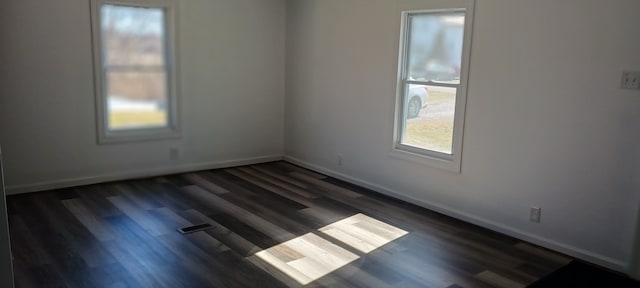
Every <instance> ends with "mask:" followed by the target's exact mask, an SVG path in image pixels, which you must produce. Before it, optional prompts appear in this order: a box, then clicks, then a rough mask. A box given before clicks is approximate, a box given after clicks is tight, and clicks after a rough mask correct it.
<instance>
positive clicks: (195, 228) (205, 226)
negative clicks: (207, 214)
mask: <svg viewBox="0 0 640 288" xmlns="http://www.w3.org/2000/svg"><path fill="white" fill-rule="evenodd" d="M211 228H213V226H211V224H208V223H205V224H199V225H193V226H188V227H183V228H180V229H178V232H180V233H182V234H189V233H193V232H198V231H202V230H207V229H211Z"/></svg>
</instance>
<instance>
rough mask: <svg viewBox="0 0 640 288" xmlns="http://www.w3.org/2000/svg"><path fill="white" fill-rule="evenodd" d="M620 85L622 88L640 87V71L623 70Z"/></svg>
mask: <svg viewBox="0 0 640 288" xmlns="http://www.w3.org/2000/svg"><path fill="white" fill-rule="evenodd" d="M620 87H622V89H635V90H638V89H640V71H624V72H622V80H621V82H620Z"/></svg>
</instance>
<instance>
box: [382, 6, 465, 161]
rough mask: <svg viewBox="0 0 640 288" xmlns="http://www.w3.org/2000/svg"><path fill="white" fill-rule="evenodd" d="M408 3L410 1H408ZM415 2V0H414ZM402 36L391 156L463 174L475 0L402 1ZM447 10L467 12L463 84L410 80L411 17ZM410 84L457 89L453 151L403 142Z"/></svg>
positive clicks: (461, 72) (461, 76)
mask: <svg viewBox="0 0 640 288" xmlns="http://www.w3.org/2000/svg"><path fill="white" fill-rule="evenodd" d="M405 2H408V1H405ZM414 3H415V2H414ZM400 6H401V7H400V37H399V39H400V40H399V42H400V44H399V45H398V47H399V49H398V65H397V67H398V74H397V82H396V97H395V100H396V103H395V107H396V108H395V117H394V122H395V123H394V136H393V148H392V151H391V155H392V156H394V157H397V158H401V159H404V160H409V161H413V162H418V163H421V164H424V165H428V166H432V167H436V168H441V169H444V170H448V171H453V172H457V173H460V170H461V162H462V161H461V160H462V146H463V145H462V144H463V141H462V140H463V134H464V133H463V132H464V118H465V117H464V116H465V114H466V111H465V110H466V102H467V86H468V80H469V62H470V55H471V39H472V34H473V15H474V6H475V1H474V0H461V1H433V2H432V3H429V4H421V6H419V7H416V5H415V4H413V5H404V6H403V5H402V4H400ZM446 12H464V13H465V23H464V28H463V29H464V31H463V44H462V55H461V57H462V59H461V67H460V84H449V83H439V82H433V81H416V80H409V79H408V77H409V75H408V74H409V73H408V62H409V53H408V51H409V46H410V45H409V44H410V42H409V41H410V34H411V30H410V28H411V27H410V16H411V15H419V14H436V13H446ZM410 84H420V85H429V86H441V87H453V88H456V89H457V90H456V100H455V105H454V107H455V110H454V120H453V121H454V124H453V139H452V145H451V146H452V147H451V154H447V153H443V152H439V151H435V150H429V149H425V148H419V147H415V146H411V145H406V144H402V140H403V136H404V133H405V124H406V121H405V120H404V117H405V113H406V111H405V110H406V108H405V106H406V105H405V101H406V100H407V99H405V98H406V97H405V93H407V91H406V89H407V87H408V86H409V85H410Z"/></svg>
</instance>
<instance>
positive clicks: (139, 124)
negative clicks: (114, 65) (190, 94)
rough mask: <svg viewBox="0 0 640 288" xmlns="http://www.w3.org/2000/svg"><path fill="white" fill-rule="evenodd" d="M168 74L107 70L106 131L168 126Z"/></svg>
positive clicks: (162, 72)
mask: <svg viewBox="0 0 640 288" xmlns="http://www.w3.org/2000/svg"><path fill="white" fill-rule="evenodd" d="M166 79H167V75H166V73H165V72H164V71H159V72H120V71H117V72H116V71H107V75H106V92H107V109H108V120H109V121H108V128H109V130H118V129H131V128H156V127H167V126H168V112H167V107H168V105H167V104H168V97H167V84H166Z"/></svg>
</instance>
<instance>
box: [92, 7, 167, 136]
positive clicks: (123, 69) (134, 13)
mask: <svg viewBox="0 0 640 288" xmlns="http://www.w3.org/2000/svg"><path fill="white" fill-rule="evenodd" d="M92 9H93V14H92V24H93V43H94V65H95V82H96V102H97V105H96V106H97V115H98V139H99V142H100V143H108V142H117V141H131V140H146V139H158V138H166V137H175V136H177V135H178V134H177V132H178V131H177V115H176V111H177V109H176V108H177V107H176V106H177V101H176V96H177V95H176V90H177V89H176V81H175V77H176V76H175V74H176V71H175V70H176V69H175V65H174V64H175V63H174V61H175V57H174V45H173V44H172V40H173V39H174V38H173V31H174V29H173V22H174V21H173V16H172V15H173V14H172V13H173V10H174V9H172V7H171V5H170V3H169V2H164V1H148V0H147V1H114V2H111V1H105V0H94V1H93V2H92Z"/></svg>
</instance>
